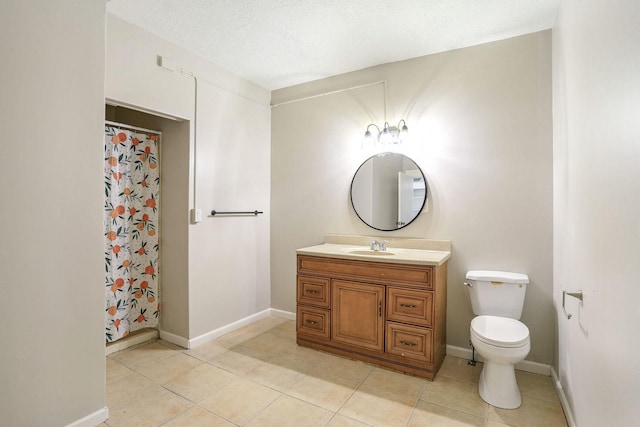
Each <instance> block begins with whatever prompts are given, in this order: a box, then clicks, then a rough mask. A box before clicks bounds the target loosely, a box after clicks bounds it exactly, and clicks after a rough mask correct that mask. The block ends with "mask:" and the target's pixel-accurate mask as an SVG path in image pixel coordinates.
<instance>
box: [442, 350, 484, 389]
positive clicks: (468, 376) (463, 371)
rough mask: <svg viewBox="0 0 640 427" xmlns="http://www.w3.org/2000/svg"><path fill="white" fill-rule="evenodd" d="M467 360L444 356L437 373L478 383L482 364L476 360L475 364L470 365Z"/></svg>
mask: <svg viewBox="0 0 640 427" xmlns="http://www.w3.org/2000/svg"><path fill="white" fill-rule="evenodd" d="M468 362H469V361H468V360H467V359H462V358H459V357H453V356H446V357H445V358H444V362H443V363H442V366H441V367H440V370H439V371H438V375H442V376H446V377H451V378H455V379H457V380H460V381H466V382H472V383H476V384H478V382H480V373H481V372H482V367H483V366H484V364H483V363H481V362H478V363H476V366H471V365H469V364H468Z"/></svg>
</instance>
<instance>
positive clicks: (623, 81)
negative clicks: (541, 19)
mask: <svg viewBox="0 0 640 427" xmlns="http://www.w3.org/2000/svg"><path fill="white" fill-rule="evenodd" d="M638 40H640V7H639V6H638V3H637V2H633V1H623V2H615V5H613V4H606V5H605V4H603V2H601V1H597V0H586V1H581V2H579V3H577V2H571V1H563V2H561V7H560V12H559V14H558V18H557V22H556V25H555V27H554V29H553V64H554V67H553V94H554V95H553V105H554V193H555V200H554V205H555V208H554V252H555V258H554V300H555V303H556V307H557V312H558V319H559V320H558V328H559V355H558V366H559V369H558V374H559V377H560V383H561V384H562V387H563V388H564V390H565V393H566V395H567V397H568V400H569V402H570V406H571V407H572V412H573V415H574V416H575V422H576V425H578V426H580V427H596V426H603V425H610V426H635V425H637V423H638V419H640V406H639V405H638V403H637V402H638V398H640V362H639V360H640V359H639V358H638V355H639V354H640V344H639V343H638V340H637V336H638V329H637V328H638V325H639V324H640V310H638V298H637V294H638V287H639V286H638V280H639V277H640V264H639V263H638V257H639V255H640V221H639V218H640V167H639V165H640V121H639V120H638V119H639V115H638V113H639V112H640V74H639V73H638V70H640V47H639V45H638ZM579 289H581V290H582V291H583V292H584V304H583V305H582V306H579V305H578V303H577V301H576V300H574V299H571V298H570V299H569V300H568V301H567V306H568V308H569V311H570V312H572V313H573V315H574V316H573V317H572V318H571V319H570V320H567V319H566V318H564V317H563V315H562V308H561V300H562V291H563V290H568V291H576V290H579Z"/></svg>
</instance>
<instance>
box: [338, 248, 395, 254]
mask: <svg viewBox="0 0 640 427" xmlns="http://www.w3.org/2000/svg"><path fill="white" fill-rule="evenodd" d="M345 252H347V253H350V254H354V255H374V256H391V255H395V254H394V253H393V252H389V251H372V250H371V249H351V250H347V251H345Z"/></svg>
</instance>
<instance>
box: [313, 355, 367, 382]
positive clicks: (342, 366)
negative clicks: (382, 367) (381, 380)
mask: <svg viewBox="0 0 640 427" xmlns="http://www.w3.org/2000/svg"><path fill="white" fill-rule="evenodd" d="M328 356H329V357H327V358H325V359H323V360H322V362H321V363H320V365H319V366H318V369H320V370H323V371H325V372H327V373H329V374H333V375H337V376H339V377H343V378H348V379H351V380H356V381H358V380H359V381H364V379H365V378H367V377H368V376H369V374H370V373H371V371H373V366H371V365H368V364H366V363H364V362H360V361H359V360H352V359H347V358H344V357H340V356H334V355H328Z"/></svg>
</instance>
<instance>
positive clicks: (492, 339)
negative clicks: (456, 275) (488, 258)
mask: <svg viewBox="0 0 640 427" xmlns="http://www.w3.org/2000/svg"><path fill="white" fill-rule="evenodd" d="M466 279H467V280H466V281H465V283H464V284H465V285H466V286H467V287H468V289H469V295H470V297H471V307H472V308H473V313H474V314H476V317H474V318H473V320H472V321H471V327H470V333H471V344H473V347H474V348H475V350H476V351H477V352H478V354H480V356H482V358H483V359H484V368H483V369H482V373H481V374H480V383H479V384H478V391H479V393H480V397H482V399H483V400H484V401H485V402H487V403H489V404H490V405H493V406H496V407H498V408H503V409H516V408H518V407H519V406H520V404H521V403H522V398H521V397H520V390H519V389H518V383H517V382H516V374H515V370H514V365H515V364H516V363H518V362H520V361H522V360H524V358H525V357H527V355H528V354H529V350H530V349H531V344H530V342H529V328H527V326H526V325H525V324H524V323H522V322H520V321H519V319H520V316H521V315H522V308H523V306H524V296H525V292H526V289H527V284H528V283H529V277H528V276H527V275H526V274H521V273H510V272H506V271H487V270H474V271H469V272H468V273H467V276H466Z"/></svg>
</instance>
